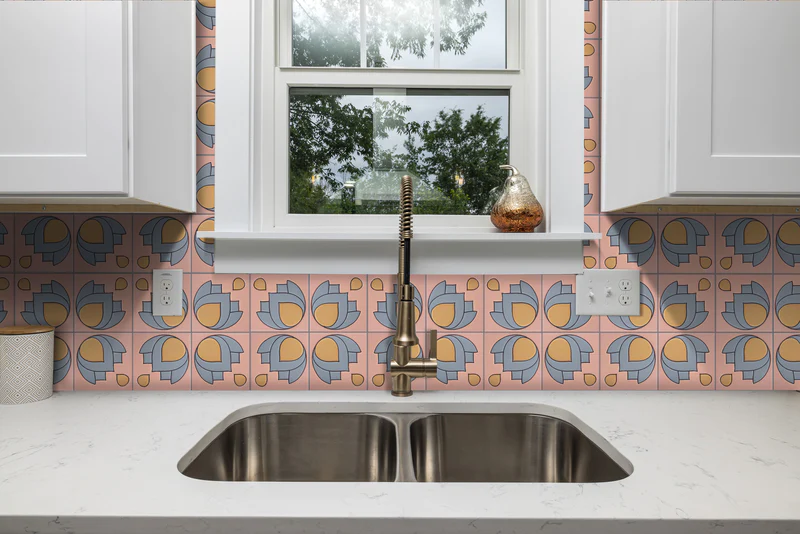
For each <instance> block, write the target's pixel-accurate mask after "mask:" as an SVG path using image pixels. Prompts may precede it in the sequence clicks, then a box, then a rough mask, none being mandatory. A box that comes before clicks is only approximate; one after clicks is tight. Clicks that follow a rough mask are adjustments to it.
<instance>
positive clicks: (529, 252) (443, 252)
mask: <svg viewBox="0 0 800 534" xmlns="http://www.w3.org/2000/svg"><path fill="white" fill-rule="evenodd" d="M197 237H198V238H202V239H214V240H215V249H216V250H215V251H216V254H215V257H216V263H215V266H214V270H215V272H217V273H262V272H272V273H284V274H291V273H311V274H353V273H358V274H387V273H392V272H394V271H395V270H397V232H396V230H394V229H392V230H390V229H379V230H373V231H365V230H364V229H353V230H348V229H341V230H336V231H331V230H327V231H324V230H323V231H320V229H319V228H298V229H293V230H275V231H270V232H198V233H197ZM600 237H601V236H600V234H597V233H580V232H574V233H549V232H535V233H530V234H505V233H500V232H498V231H496V230H494V229H492V228H485V229H484V228H471V229H468V230H464V229H459V231H458V232H453V231H450V230H445V229H442V230H436V229H425V230H416V231H415V232H414V240H413V242H412V243H413V244H412V270H413V271H414V272H424V273H426V274H545V273H547V274H576V273H579V272H583V242H584V241H587V240H588V241H593V240H598V239H600ZM476 247H477V248H476Z"/></svg>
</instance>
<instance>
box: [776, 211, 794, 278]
mask: <svg viewBox="0 0 800 534" xmlns="http://www.w3.org/2000/svg"><path fill="white" fill-rule="evenodd" d="M774 227H775V239H774V242H775V243H774V245H775V246H774V247H773V248H772V250H773V263H774V266H775V267H774V268H775V273H786V274H789V273H794V274H798V273H800V215H796V216H793V217H779V216H776V217H775V220H774Z"/></svg>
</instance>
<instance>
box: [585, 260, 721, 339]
mask: <svg viewBox="0 0 800 534" xmlns="http://www.w3.org/2000/svg"><path fill="white" fill-rule="evenodd" d="M709 283H710V282H709ZM657 289H658V277H657V275H655V274H642V275H641V276H640V284H639V314H638V315H611V316H607V317H600V331H601V332H629V333H634V332H636V331H640V332H656V331H658V319H657V316H658V291H657Z"/></svg>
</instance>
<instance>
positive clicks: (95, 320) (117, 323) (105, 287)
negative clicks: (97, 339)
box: [74, 274, 133, 334]
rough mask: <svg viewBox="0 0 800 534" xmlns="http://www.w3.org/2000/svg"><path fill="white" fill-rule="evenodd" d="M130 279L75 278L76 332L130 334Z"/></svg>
mask: <svg viewBox="0 0 800 534" xmlns="http://www.w3.org/2000/svg"><path fill="white" fill-rule="evenodd" d="M132 286H133V277H132V276H131V275H130V274H76V275H75V298H74V301H75V304H74V306H75V308H74V309H75V323H74V329H75V331H76V332H94V331H97V332H104V333H108V334H112V333H116V332H131V331H132V329H133V289H132Z"/></svg>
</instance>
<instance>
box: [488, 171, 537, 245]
mask: <svg viewBox="0 0 800 534" xmlns="http://www.w3.org/2000/svg"><path fill="white" fill-rule="evenodd" d="M500 168H501V169H504V170H507V171H511V175H510V176H509V177H508V178H506V183H505V185H504V186H503V194H502V195H500V198H499V199H498V200H497V202H495V204H494V206H493V207H492V224H494V225H495V226H496V227H497V228H498V229H499V230H500V231H501V232H533V230H534V229H535V228H536V227H537V226H539V224H541V222H542V217H543V215H544V211H543V210H542V205H541V204H539V201H538V200H536V195H534V194H533V191H531V186H530V184H529V183H528V179H527V178H525V177H524V176H522V175H521V174H520V173H519V171H518V170H517V169H516V167H514V166H513V165H501V166H500Z"/></svg>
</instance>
